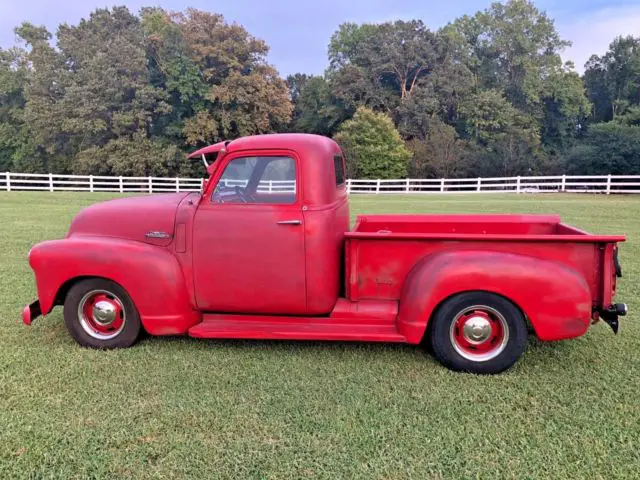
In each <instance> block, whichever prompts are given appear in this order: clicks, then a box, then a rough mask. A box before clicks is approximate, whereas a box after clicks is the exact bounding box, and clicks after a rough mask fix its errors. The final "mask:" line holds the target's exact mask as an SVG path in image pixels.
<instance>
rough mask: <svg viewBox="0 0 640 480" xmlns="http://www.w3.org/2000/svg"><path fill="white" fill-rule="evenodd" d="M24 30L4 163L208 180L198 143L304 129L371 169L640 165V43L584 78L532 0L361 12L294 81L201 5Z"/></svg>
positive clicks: (7, 84)
mask: <svg viewBox="0 0 640 480" xmlns="http://www.w3.org/2000/svg"><path fill="white" fill-rule="evenodd" d="M15 33H16V36H17V38H18V40H19V41H18V43H17V45H16V46H15V47H13V48H10V49H5V50H3V49H0V171H21V172H47V173H48V172H53V173H75V174H114V175H176V174H180V175H191V174H195V173H196V168H197V167H196V165H195V164H194V163H192V162H189V161H187V160H185V153H186V152H188V151H191V150H193V149H194V148H196V147H199V146H202V145H204V144H208V143H214V142H217V141H220V140H223V139H233V138H237V137H239V136H243V135H251V134H260V133H269V132H286V131H297V132H308V133H316V134H320V135H327V136H331V137H333V138H335V139H336V140H337V141H338V142H339V143H340V144H341V145H342V146H343V148H344V150H345V152H346V156H347V160H348V170H349V172H348V173H349V175H350V176H351V177H353V178H358V177H359V178H404V177H407V176H411V177H422V178H431V177H436V178H440V177H450V178H451V177H464V176H474V177H475V176H511V175H527V174H530V175H535V174H559V173H569V174H608V173H612V174H640V37H638V38H635V37H619V38H616V39H614V40H613V41H612V43H611V45H610V47H609V50H608V51H607V52H606V53H605V54H604V55H603V56H597V55H593V56H592V57H591V58H590V59H589V61H588V63H587V64H586V65H585V73H584V75H582V76H580V75H579V74H578V73H576V71H575V68H574V66H573V65H572V64H571V63H563V61H562V59H561V56H560V54H561V52H562V51H563V49H565V48H566V47H567V46H568V45H569V43H568V42H566V41H565V40H563V39H562V38H561V37H560V35H559V34H558V31H557V30H556V28H555V25H554V22H553V20H552V19H551V18H549V16H548V15H547V14H546V13H544V12H541V11H539V10H538V9H537V8H536V7H535V6H534V5H533V3H531V2H529V1H527V0H511V1H508V2H506V3H494V4H492V5H491V6H490V7H489V8H488V9H486V10H484V11H480V12H478V13H476V14H475V15H473V16H463V17H461V18H458V19H455V20H454V21H452V22H451V23H449V24H448V25H446V26H444V27H443V28H441V29H439V30H437V31H433V30H430V29H429V28H427V27H426V26H425V25H424V23H423V22H422V21H420V20H412V21H396V22H386V23H381V24H353V23H345V24H342V25H340V26H339V27H338V29H337V31H336V32H335V33H334V34H333V36H332V37H331V39H330V41H329V48H328V66H327V68H326V70H325V72H324V74H323V75H306V74H302V73H300V74H295V75H290V76H289V77H287V78H286V79H283V78H281V76H280V75H279V73H278V71H277V70H276V69H275V68H274V67H273V66H272V65H270V64H269V63H268V62H267V59H266V57H267V53H268V50H269V48H268V46H267V44H266V43H265V42H264V41H263V40H260V39H258V38H255V37H254V36H252V35H251V34H250V33H249V32H248V31H247V30H246V29H245V28H244V27H243V26H241V25H238V24H235V23H233V24H230V23H227V22H225V20H224V18H223V17H222V16H221V15H219V14H216V13H210V12H204V11H199V10H194V9H187V10H186V11H184V12H169V11H166V10H163V9H161V8H158V7H149V8H143V9H141V10H140V12H139V14H137V15H135V14H133V13H132V12H131V11H129V10H128V9H127V8H126V7H115V8H113V9H98V10H95V11H94V12H93V13H91V15H90V16H89V18H87V19H83V20H81V21H80V22H79V23H78V24H77V25H67V24H62V25H59V26H58V28H57V31H56V32H55V36H54V35H52V34H51V32H49V31H48V30H47V29H46V28H45V27H42V26H35V25H32V24H30V23H26V22H25V23H23V24H22V25H20V26H19V27H17V28H16V29H15Z"/></svg>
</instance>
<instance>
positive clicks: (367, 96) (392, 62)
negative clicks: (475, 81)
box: [329, 20, 471, 137]
mask: <svg viewBox="0 0 640 480" xmlns="http://www.w3.org/2000/svg"><path fill="white" fill-rule="evenodd" d="M449 43H450V38H449V37H447V36H445V35H441V34H439V33H434V32H432V31H430V30H429V29H427V28H426V27H425V25H424V24H423V23H422V22H421V21H420V20H413V21H409V22H404V21H396V22H386V23H382V24H379V25H371V24H364V25H359V26H358V25H354V24H350V23H347V24H343V25H341V26H340V28H339V29H338V31H337V32H336V33H334V35H333V36H332V38H331V42H330V45H329V61H330V76H329V80H330V82H331V88H332V92H333V94H334V95H335V96H336V98H338V99H340V100H341V101H342V103H343V104H344V105H345V108H347V109H354V108H356V107H357V106H361V105H364V106H367V107H370V108H372V109H374V110H377V111H383V112H385V113H387V114H388V115H390V116H391V117H392V118H393V119H394V122H395V123H396V125H398V127H399V128H400V130H401V132H402V133H403V135H404V136H405V137H413V136H414V135H419V134H420V130H421V127H422V123H423V122H424V120H425V117H424V116H425V115H426V116H427V117H431V116H432V115H434V114H436V115H439V116H441V117H442V118H443V119H450V118H451V117H453V116H455V107H456V105H457V99H458V98H459V97H460V96H461V95H463V94H464V92H465V91H467V90H468V89H469V87H470V85H471V84H470V77H469V72H468V70H467V69H466V67H465V66H464V65H463V64H461V63H460V62H459V61H457V59H456V58H455V56H454V55H453V50H452V49H451V48H450V45H449Z"/></svg>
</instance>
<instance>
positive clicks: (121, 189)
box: [118, 175, 124, 193]
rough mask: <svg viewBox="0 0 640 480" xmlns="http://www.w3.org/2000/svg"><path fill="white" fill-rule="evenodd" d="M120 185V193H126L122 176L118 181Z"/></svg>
mask: <svg viewBox="0 0 640 480" xmlns="http://www.w3.org/2000/svg"><path fill="white" fill-rule="evenodd" d="M118 185H119V186H120V193H122V192H124V185H123V184H122V175H120V177H119V179H118Z"/></svg>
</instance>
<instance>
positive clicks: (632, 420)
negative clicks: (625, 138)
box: [0, 192, 640, 479]
mask: <svg viewBox="0 0 640 480" xmlns="http://www.w3.org/2000/svg"><path fill="white" fill-rule="evenodd" d="M106 198H109V197H108V196H106V195H99V194H64V193H54V194H50V193H45V192H42V193H0V222H1V225H2V237H1V244H2V249H1V250H0V332H1V333H0V478H2V479H4V478H19V477H33V478H41V477H47V478H49V477H56V478H65V479H67V478H74V477H75V478H85V477H114V476H124V475H127V476H131V477H141V478H147V477H153V478H176V477H206V478H237V479H241V478H292V479H293V478H307V477H310V478H328V479H338V478H345V479H346V478H367V479H378V478H385V479H391V478H393V479H396V478H420V479H422V478H438V479H439V478H454V477H455V478H459V477H464V478H471V477H473V478H483V479H484V478H497V477H500V478H554V479H556V478H607V479H609V478H639V477H640V354H639V353H638V349H639V348H640V322H639V321H638V320H639V319H640V316H639V313H638V312H640V285H639V282H638V281H639V280H640V221H639V220H640V196H637V197H631V196H628V197H618V196H611V197H605V196H578V195H575V196H568V195H567V196H559V195H558V196H556V195H549V196H547V195H544V196H543V195H540V196H515V195H510V196H497V195H496V196H487V195H473V196H471V195H469V196H446V197H445V196H428V197H422V196H420V197H418V196H414V197H373V196H368V197H355V198H354V199H353V206H352V213H353V214H354V215H355V214H358V213H388V212H420V213H430V212H544V213H559V214H561V215H562V217H563V219H564V220H565V221H567V222H569V223H572V224H576V225H578V226H580V227H582V228H585V229H587V230H590V231H593V232H597V233H625V234H627V235H628V238H629V241H628V242H627V243H626V244H624V245H623V246H622V248H621V260H622V266H623V269H624V274H625V277H624V278H623V279H622V281H621V283H620V288H619V296H618V299H619V301H625V302H627V303H628V304H629V307H630V310H631V314H630V316H628V317H626V318H624V319H623V320H622V326H621V331H620V334H619V335H618V336H614V335H613V333H612V332H611V330H610V329H609V327H608V326H606V325H605V324H598V325H596V326H594V327H593V328H592V329H591V331H590V332H589V333H588V334H587V335H586V336H585V337H583V338H580V339H577V340H572V341H564V342H558V343H549V344H542V343H540V342H538V341H536V340H534V339H532V340H531V341H530V343H529V346H528V349H527V351H526V353H525V355H524V356H523V358H522V359H521V360H520V361H519V362H518V363H517V365H516V366H515V367H514V368H513V369H511V370H510V371H509V372H507V373H505V374H502V375H497V376H491V377H478V376H473V375H469V374H455V373H452V372H449V371H447V370H446V369H445V368H443V367H441V366H440V365H439V364H437V363H436V362H435V361H434V360H433V359H432V358H431V357H429V356H428V355H426V354H425V353H423V351H421V350H420V349H419V348H417V347H413V346H397V345H368V344H345V343H339V344H323V343H296V342H260V341H202V340H194V339H188V338H165V339H158V338H148V339H145V340H143V341H142V342H141V343H140V344H138V345H137V346H136V347H135V348H132V349H128V350H120V351H108V352H103V351H94V350H87V349H83V348H80V347H79V346H77V345H76V344H75V343H74V342H73V341H72V340H71V338H70V337H69V335H68V334H67V332H66V330H65V327H64V325H63V322H62V311H61V308H57V309H56V310H55V311H54V313H53V314H52V315H50V316H48V317H47V318H46V319H38V320H37V321H36V323H35V324H34V325H33V326H32V327H26V326H24V325H23V324H22V323H21V322H20V311H21V308H22V306H23V305H24V304H25V303H28V302H30V301H32V300H33V298H34V295H35V287H34V283H33V276H32V274H31V271H30V269H29V267H28V264H27V260H26V255H27V252H28V250H29V248H30V247H31V246H32V245H33V244H34V243H36V242H39V241H41V240H44V239H49V238H57V237H61V236H63V235H64V234H65V231H66V229H67V227H68V224H69V222H70V220H71V218H72V216H73V215H74V214H75V213H76V212H77V211H78V210H79V209H80V208H81V207H84V206H86V205H89V204H91V203H93V202H97V201H99V200H103V199H106Z"/></svg>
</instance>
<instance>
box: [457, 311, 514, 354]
mask: <svg viewBox="0 0 640 480" xmlns="http://www.w3.org/2000/svg"><path fill="white" fill-rule="evenodd" d="M449 337H450V340H451V344H452V345H453V348H454V349H455V351H456V352H458V354H459V355H460V356H462V357H464V358H466V359H467V360H472V361H474V362H486V361H488V360H491V359H492V358H495V357H497V356H498V355H500V354H501V353H502V351H503V350H504V349H505V347H506V346H507V342H508V341H509V326H508V325H507V320H506V319H505V318H504V316H503V315H502V314H501V313H500V312H498V311H497V310H496V309H495V308H492V307H489V306H487V305H474V306H472V307H467V308H465V309H464V310H462V311H461V312H459V313H458V314H457V315H456V316H455V318H454V319H453V322H451V329H450V332H449Z"/></svg>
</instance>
